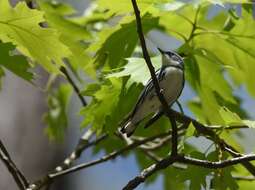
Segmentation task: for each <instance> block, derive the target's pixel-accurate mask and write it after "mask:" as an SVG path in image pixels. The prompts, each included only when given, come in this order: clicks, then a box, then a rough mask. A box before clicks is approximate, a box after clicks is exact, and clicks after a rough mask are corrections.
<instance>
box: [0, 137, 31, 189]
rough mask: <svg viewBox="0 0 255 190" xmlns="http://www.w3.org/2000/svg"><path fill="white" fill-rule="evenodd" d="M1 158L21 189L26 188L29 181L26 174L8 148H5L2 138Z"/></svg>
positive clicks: (0, 146)
mask: <svg viewBox="0 0 255 190" xmlns="http://www.w3.org/2000/svg"><path fill="white" fill-rule="evenodd" d="M0 159H1V160H2V161H3V163H4V164H5V166H6V168H7V169H8V170H9V172H10V174H11V175H12V177H13V179H14V180H15V182H16V184H17V185H18V187H19V189H20V190H25V189H26V187H28V185H29V182H28V181H27V180H26V178H25V176H24V175H23V174H22V172H21V171H20V170H19V169H18V168H17V166H16V165H15V163H14V162H13V161H12V159H11V157H10V155H9V153H8V151H7V149H6V148H5V146H4V144H3V143H2V141H1V140H0Z"/></svg>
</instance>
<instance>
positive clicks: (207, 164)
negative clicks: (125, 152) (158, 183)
mask: <svg viewBox="0 0 255 190" xmlns="http://www.w3.org/2000/svg"><path fill="white" fill-rule="evenodd" d="M252 160H255V155H254V154H251V155H245V156H242V157H238V158H233V159H230V160H223V161H218V162H211V161H207V160H199V159H196V158H190V157H187V156H180V155H176V156H168V157H167V158H165V159H163V160H161V161H159V162H158V163H156V164H153V165H151V166H150V167H148V168H146V169H144V170H143V171H142V172H141V174H140V175H139V176H136V177H135V178H134V179H132V180H130V181H129V182H128V184H127V185H126V186H125V187H124V188H123V190H132V189H135V188H136V187H137V186H138V185H140V184H141V183H143V182H144V181H145V180H146V179H147V178H148V177H149V176H151V175H153V174H154V173H155V172H157V171H158V170H161V169H164V168H167V167H168V166H170V165H172V164H173V163H174V162H180V163H185V164H192V165H196V166H201V167H204V168H209V169H218V168H224V167H228V166H232V165H235V164H240V163H244V162H246V161H252Z"/></svg>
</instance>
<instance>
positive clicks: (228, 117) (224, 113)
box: [219, 107, 255, 128]
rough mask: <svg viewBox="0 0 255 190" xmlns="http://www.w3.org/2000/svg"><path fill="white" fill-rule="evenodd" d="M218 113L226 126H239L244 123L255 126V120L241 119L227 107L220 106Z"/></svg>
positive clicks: (251, 126)
mask: <svg viewBox="0 0 255 190" xmlns="http://www.w3.org/2000/svg"><path fill="white" fill-rule="evenodd" d="M219 113H220V115H221V117H222V118H223V120H224V122H225V125H226V126H230V125H231V126H233V127H234V126H235V125H236V126H240V125H245V126H248V127H250V128H255V121H251V120H242V119H241V118H240V117H239V116H238V115H237V114H236V113H234V112H231V111H230V110H229V109H228V108H226V107H221V108H220V110H219Z"/></svg>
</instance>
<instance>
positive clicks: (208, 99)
mask: <svg viewBox="0 0 255 190" xmlns="http://www.w3.org/2000/svg"><path fill="white" fill-rule="evenodd" d="M5 2H6V1H4V0H1V3H2V4H1V6H0V8H2V14H3V15H0V16H2V18H6V15H8V14H9V13H6V12H5V11H6V10H7V8H6V7H4V9H3V6H6V4H4V3H5ZM97 2H98V4H99V7H98V9H96V10H94V13H93V14H92V15H89V14H88V13H87V14H88V15H86V16H85V17H76V18H73V17H72V18H69V17H67V18H68V19H66V17H63V16H65V15H69V14H70V15H72V14H73V12H72V11H73V10H71V9H70V8H63V9H61V6H60V8H59V7H58V6H56V5H51V4H47V3H43V2H41V1H39V2H38V3H39V6H40V8H41V11H40V12H36V11H29V10H26V8H24V7H23V8H24V10H25V11H24V12H23V14H24V15H29V16H30V17H31V15H34V16H35V15H37V16H35V18H36V19H28V20H27V21H26V22H23V21H22V22H21V23H20V24H21V25H23V26H24V27H25V28H26V27H31V26H33V25H34V27H35V24H38V23H39V22H41V21H43V17H42V12H45V13H44V15H45V18H46V20H47V21H48V22H49V26H50V27H51V28H50V29H45V30H44V31H43V30H42V29H40V28H39V27H38V26H37V27H35V28H36V29H35V30H32V32H35V34H38V33H39V35H40V36H41V37H40V39H41V38H42V39H44V38H45V42H47V43H40V42H38V43H35V41H33V39H30V40H31V41H23V40H22V39H20V38H18V37H17V36H16V34H12V33H11V32H10V29H9V28H8V27H7V28H5V27H2V28H1V31H0V38H1V40H2V41H3V42H12V43H13V44H14V45H17V47H18V49H19V51H21V52H22V53H23V54H25V55H26V56H27V57H29V58H30V59H32V60H33V61H36V63H38V64H39V65H40V66H42V67H43V68H44V69H45V70H47V71H48V72H50V73H51V77H49V78H50V82H48V85H47V86H46V85H45V84H43V85H44V86H43V87H42V88H45V89H46V91H45V89H43V90H44V91H45V94H48V95H49V97H48V104H49V108H51V109H50V111H49V112H48V113H47V114H46V116H45V117H44V118H45V120H46V121H47V122H48V128H47V129H46V133H47V134H48V136H49V137H50V139H58V140H63V134H65V133H64V131H65V128H66V126H67V120H66V118H65V117H66V115H65V109H66V106H67V104H66V100H67V99H69V98H68V97H66V96H67V95H68V94H69V93H68V92H69V91H71V88H70V87H68V86H62V85H59V84H60V83H62V79H58V78H59V77H57V78H56V75H59V71H58V69H57V67H55V65H53V64H51V63H50V60H51V59H53V60H54V61H55V63H56V64H57V65H63V62H62V61H61V60H60V58H61V57H67V58H68V59H69V64H70V65H71V67H72V68H73V70H74V76H79V77H77V82H80V84H81V85H80V86H81V87H82V88H83V89H84V90H83V94H84V95H86V96H90V99H92V103H91V104H90V105H89V106H88V107H86V108H84V109H82V110H81V112H80V113H81V115H82V118H85V119H84V120H83V119H82V120H83V121H82V126H84V127H85V126H86V125H87V124H90V123H92V127H93V128H94V129H95V130H96V132H97V133H98V134H99V133H102V132H103V131H108V132H110V133H113V131H114V130H115V129H116V126H117V125H116V124H117V123H118V122H119V121H120V120H121V118H123V116H124V115H125V114H126V113H127V112H128V110H129V109H130V108H131V107H132V105H133V104H134V103H135V99H136V96H137V95H138V93H139V91H140V90H141V88H142V86H141V84H139V85H138V84H133V83H132V82H142V83H144V82H145V81H146V77H142V78H141V77H139V76H141V74H140V73H144V72H146V71H147V70H146V66H145V65H144V63H143V61H142V59H134V58H132V59H129V60H128V61H129V63H128V65H127V66H126V67H125V68H126V69H125V68H124V71H120V72H116V70H117V71H118V70H120V68H121V67H123V66H124V64H125V63H126V62H125V61H124V59H123V58H129V57H133V56H136V57H137V56H139V55H141V52H140V50H139V48H137V49H136V50H135V53H133V51H134V48H135V45H136V42H137V37H136V30H135V23H134V17H133V16H132V17H131V16H125V17H123V18H122V17H119V18H118V19H116V18H115V19H112V16H113V15H123V14H126V13H127V12H129V11H132V7H131V3H130V2H128V1H123V3H121V4H118V3H119V2H114V1H113V2H112V3H111V4H109V3H107V2H106V1H104V0H100V1H97ZM238 2H239V1H238ZM153 3H154V4H153ZM161 3H162V4H161ZM164 3H166V2H165V1H162V2H161V1H160V2H159V1H157V2H156V3H155V2H154V1H146V0H144V1H140V4H139V5H140V7H141V10H142V14H144V17H143V21H144V23H143V24H144V27H145V29H146V31H149V30H150V29H152V28H154V29H155V28H157V29H159V30H163V31H164V32H165V33H167V34H169V35H171V36H172V37H174V38H175V39H178V40H179V43H178V42H176V44H175V45H176V46H174V45H173V44H174V43H173V42H174V41H173V40H172V41H169V42H168V43H167V44H164V43H160V40H162V39H157V38H155V32H154V35H153V33H149V34H148V39H149V40H150V41H153V42H154V44H153V43H152V44H151V53H152V55H155V54H156V53H157V52H156V51H155V45H157V46H162V47H164V48H169V47H171V48H172V49H176V48H177V47H178V48H179V47H180V48H179V52H182V53H185V54H187V55H188V58H187V59H186V62H185V64H186V71H187V73H186V76H187V80H188V83H187V85H186V87H185V90H184V93H183V94H184V95H183V96H182V98H181V102H182V104H183V105H184V108H185V113H186V114H189V115H192V116H196V117H197V118H199V119H200V121H203V122H207V123H210V124H221V125H225V126H227V125H229V124H240V123H243V122H245V121H243V120H242V119H250V118H252V117H253V116H254V115H252V113H254V112H253V111H254V108H253V107H254V101H253V100H252V97H253V96H254V94H255V92H254V82H255V79H254V74H253V72H252V71H254V64H255V63H254V52H253V50H254V45H253V44H254V43H253V41H254V39H253V38H254V31H253V28H254V27H253V25H254V21H253V18H252V6H251V5H250V4H249V5H243V6H241V5H238V6H237V5H234V4H232V6H231V5H229V4H228V5H225V6H226V7H227V8H228V9H229V13H228V12H227V11H222V10H223V8H222V4H221V1H211V2H210V3H211V4H213V6H214V7H213V8H212V7H211V8H207V7H208V6H207V5H209V3H208V2H206V1H205V2H204V3H205V4H207V5H202V8H201V10H200V12H199V14H198V20H197V23H198V24H199V25H201V26H203V27H206V28H207V29H206V30H204V29H200V30H199V32H203V33H205V34H201V35H198V36H196V37H195V38H194V39H193V40H188V43H186V44H185V45H183V46H180V45H181V44H182V43H180V41H183V39H182V35H184V36H185V37H186V38H189V36H190V32H191V31H192V25H190V23H189V21H187V19H184V18H183V17H181V16H178V15H177V14H175V11H177V12H178V11H179V8H180V13H181V14H183V15H185V16H186V15H189V16H188V18H190V19H192V21H193V19H194V18H195V15H196V12H197V9H195V8H194V4H193V5H190V6H189V5H188V6H186V5H184V4H182V3H173V4H171V5H170V4H164ZM148 5H153V6H148ZM19 6H20V7H16V9H17V10H19V9H23V8H22V5H21V4H19ZM23 6H24V4H23ZM183 7H184V8H183ZM232 7H234V8H235V9H233V10H232V9H230V8H232ZM58 8H59V9H58ZM106 8H109V10H110V11H108V12H106V13H105V12H104V9H106ZM235 10H237V11H236V12H235ZM26 11H27V12H26ZM169 11H171V12H170V13H171V14H169ZM147 13H149V14H147ZM178 13H179V12H178ZM4 14H6V15H4ZM215 14H216V16H215ZM240 15H242V17H240V18H239V17H238V16H240ZM12 16H13V17H15V15H12ZM109 19H110V21H109ZM119 19H120V20H119ZM118 22H120V23H122V24H121V25H120V24H118ZM95 23H96V24H95ZM18 24H19V23H18ZM24 24H27V25H24ZM176 31H177V32H178V33H177V32H176ZM7 33H8V34H9V35H10V36H12V35H13V36H14V37H13V36H12V38H10V36H7V35H6V34H7ZM180 34H181V35H180ZM25 35H26V34H23V35H22V36H25ZM127 35H128V38H126V36H127ZM158 35H159V34H158V33H157V36H158ZM161 38H164V36H162V37H161ZM95 39H96V42H94V41H93V40H95ZM80 40H82V41H83V40H84V41H85V42H84V43H80ZM158 41H159V42H158ZM91 42H93V43H91ZM216 42H217V43H216ZM90 43H91V45H90ZM148 43H149V42H148ZM169 43H170V44H171V45H169ZM31 44H32V46H31ZM113 44H114V45H113ZM219 44H220V45H219ZM37 45H39V46H37ZM178 45H179V46H178ZM66 47H69V48H66ZM0 48H1V53H2V55H7V52H8V51H9V50H12V49H13V48H14V46H13V45H11V44H9V43H8V44H6V43H5V44H3V43H2V44H1V46H0ZM117 50H118V51H117ZM3 53H4V54H3ZM93 53H96V56H95V57H92V56H91V55H93ZM45 55H48V56H49V57H46V56H45ZM156 59H157V58H155V61H154V63H156V62H157V60H156ZM5 60H6V61H5ZM16 62H19V64H20V65H21V67H20V69H17V68H16V67H15V68H14V67H12V66H11V63H14V64H15V63H16ZM6 63H8V65H5V64H6ZM30 63H31V62H30ZM34 63H35V62H34ZM92 63H93V64H92ZM35 65H37V64H35ZM1 66H2V67H1V68H4V69H5V72H6V69H8V70H10V71H13V72H14V73H15V74H16V75H18V76H19V77H22V78H24V79H25V80H28V81H29V80H31V77H32V75H31V72H24V71H26V69H27V68H28V67H30V66H31V65H29V64H28V63H27V61H26V59H24V57H21V56H13V57H8V56H7V57H2V56H1ZM132 67H138V68H135V71H136V72H132V74H133V75H131V77H130V79H129V80H127V77H124V78H123V79H120V78H118V79H116V78H115V77H121V76H126V75H129V74H130V70H131V71H133V70H132V69H134V68H132ZM13 68H14V69H13ZM95 69H97V77H96V71H95ZM81 70H82V71H83V72H85V75H86V76H89V78H90V80H91V81H93V82H91V83H92V84H91V85H90V86H87V81H88V78H84V74H83V73H81V72H80V71H81ZM137 72H138V73H137ZM77 73H78V74H77ZM98 73H99V74H98ZM194 73H195V74H194ZM38 75H39V76H40V75H41V73H39V74H38ZM143 76H144V75H143ZM147 76H149V75H147ZM37 77H38V76H36V77H35V78H37ZM46 78H48V77H47V76H46ZM60 78H61V77H60ZM84 81H86V83H85V82H84ZM123 85H125V88H126V90H125V88H124V86H123ZM3 86H4V85H3ZM45 86H46V87H45ZM59 86H61V87H60V88H59ZM85 86H86V87H85ZM34 88H36V87H35V86H34ZM56 89H57V91H56ZM123 89H124V90H123ZM39 91H40V90H39ZM194 92H196V93H194ZM131 94H132V97H131ZM135 95H136V96H135ZM196 95H199V97H200V99H201V101H200V102H198V101H197V99H195V97H196ZM237 97H238V98H237ZM240 98H241V100H242V102H241V103H240V102H239V100H240ZM109 100H111V101H109ZM77 101H78V100H77V99H76V100H73V101H72V102H77ZM127 101H128V102H127ZM187 101H188V103H187ZM123 102H125V104H124V103H123ZM240 104H241V105H242V107H241V108H240ZM123 105H124V106H123ZM223 106H225V107H227V109H225V107H224V108H223ZM78 109H79V108H77V109H75V110H72V111H69V113H72V114H74V112H75V113H77V112H78ZM116 110H118V112H116ZM190 111H192V113H191V112H190ZM234 112H236V113H237V114H239V116H240V118H242V119H240V118H239V117H237V116H236V115H235V114H234ZM245 112H246V113H245ZM56 113H57V114H56ZM247 113H248V115H246V114H247ZM56 116H57V117H56ZM76 116H77V115H75V114H74V115H73V116H72V117H76ZM69 123H72V124H73V123H74V122H69ZM164 124H165V122H164V121H163V120H162V121H161V126H162V127H161V129H160V130H166V127H163V125H164ZM77 125H79V124H77ZM251 126H252V125H251ZM33 127H34V126H33ZM72 129H73V128H72ZM156 130H158V128H157V129H155V127H154V128H153V127H152V128H151V129H149V130H147V131H146V134H145V132H144V130H142V129H141V130H140V131H138V132H137V134H141V135H146V136H147V135H151V134H153V133H155V131H156ZM247 131H248V132H247ZM252 132H253V131H252V130H251V131H250V130H249V129H245V130H243V131H241V132H240V131H239V130H238V131H237V132H233V134H232V132H231V133H227V132H225V131H224V130H223V131H221V133H222V134H221V136H222V137H223V138H226V139H227V140H229V141H230V142H231V143H232V144H234V145H238V144H239V143H242V142H244V139H246V140H245V141H246V144H245V146H243V147H241V146H239V145H238V147H239V148H240V150H244V151H249V152H250V151H253V150H252V147H251V146H247V141H248V143H250V142H249V139H251V140H252V138H251V137H249V135H246V134H252ZM5 138H6V137H5ZM187 138H190V139H188V141H187V142H188V144H194V143H196V144H199V142H203V144H204V145H205V147H201V146H198V147H196V148H194V149H192V151H199V152H204V151H205V150H206V149H207V147H208V145H209V144H210V142H207V143H205V139H203V138H194V137H187ZM65 141H66V140H65ZM116 141H117V140H116V139H114V138H112V139H111V141H108V143H105V144H104V145H103V146H101V147H100V151H99V148H97V149H96V151H99V154H96V155H95V156H97V157H99V156H100V155H102V154H103V152H104V151H106V152H109V151H110V150H112V149H113V148H116V147H115V146H113V144H116V143H113V142H116ZM68 144H69V145H70V146H71V143H68ZM241 145H243V144H241ZM103 150H104V151H103ZM167 151H168V150H167V149H165V150H163V152H164V153H166V152H167ZM190 151H191V150H188V152H190ZM211 151H213V150H211ZM159 154H162V153H159ZM123 159H124V160H123ZM139 160H141V157H140V155H139V154H137V155H136V156H134V155H130V156H129V157H128V158H122V159H121V160H119V161H118V163H119V164H120V165H117V164H116V163H114V164H110V165H106V166H97V167H98V169H100V172H97V171H96V172H95V177H93V169H89V170H87V171H86V172H88V173H89V176H90V177H91V176H92V178H93V179H95V178H99V176H98V175H99V173H102V172H105V174H104V177H105V176H108V175H107V174H109V173H112V174H114V175H116V176H120V175H118V172H117V171H112V168H113V167H116V168H118V170H119V171H121V172H120V173H122V174H123V171H125V173H124V175H123V179H119V180H118V181H119V182H120V184H116V185H119V186H118V187H113V188H112V189H119V187H121V186H123V184H125V182H126V181H127V180H128V179H129V178H130V177H132V176H134V175H135V173H137V172H138V170H137V168H135V169H134V168H133V167H130V166H134V165H135V163H136V161H138V165H139V167H144V165H147V164H148V163H145V162H141V161H139ZM82 161H84V160H82ZM104 167H106V168H104ZM234 168H235V169H238V170H237V171H238V173H239V174H241V173H242V172H240V171H242V169H240V168H239V167H234ZM234 168H232V169H233V170H234ZM191 169H192V170H188V172H189V171H190V172H193V173H194V170H195V169H194V168H191ZM134 170H136V171H134ZM196 171H197V170H196ZM230 171H232V170H226V171H225V172H227V174H226V175H225V176H229V175H230ZM129 172H130V173H129ZM197 172H198V173H199V172H201V173H202V174H201V176H202V177H201V179H203V180H204V179H205V178H203V176H204V177H205V174H207V173H203V172H202V171H200V170H198V171H197ZM82 174H83V172H81V173H80V174H79V175H80V176H81V177H83V175H82ZM189 174H190V173H189ZM244 174H245V173H244ZM76 175H78V174H76ZM174 175H175V176H176V173H175V174H174ZM187 176H188V174H186V177H187ZM166 177H168V178H171V179H173V177H174V176H173V174H172V172H171V171H169V172H165V173H163V174H161V176H160V177H159V180H157V183H156V185H155V184H154V185H155V186H157V185H161V182H162V181H163V183H164V186H166V188H167V189H169V188H170V186H171V185H173V184H170V183H167V182H166V181H164V179H165V178H166ZM182 178H184V179H182V180H184V181H185V175H184V176H182ZM122 180H123V182H122ZM196 180H197V179H194V180H193V181H194V184H192V183H191V185H189V187H190V188H193V189H197V188H198V187H199V186H200V185H203V183H205V180H204V181H203V180H202V181H199V182H196V183H195V181H196ZM226 180H230V181H229V183H230V182H232V183H233V181H231V178H228V179H225V181H226ZM108 181H109V180H106V182H108ZM238 183H242V186H241V187H243V188H244V189H245V188H247V187H246V186H245V185H247V184H245V185H244V184H243V182H238ZM108 185H109V184H108ZM192 185H193V186H192ZM249 185H253V184H252V183H249ZM140 188H141V189H142V188H143V187H140ZM149 188H152V189H155V187H154V186H150V187H149ZM224 188H230V189H235V188H236V186H235V185H232V186H231V187H224ZM95 189H100V188H98V187H97V188H95Z"/></svg>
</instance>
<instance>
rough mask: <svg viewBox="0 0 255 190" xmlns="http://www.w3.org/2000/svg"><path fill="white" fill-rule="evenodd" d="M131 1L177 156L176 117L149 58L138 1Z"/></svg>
mask: <svg viewBox="0 0 255 190" xmlns="http://www.w3.org/2000/svg"><path fill="white" fill-rule="evenodd" d="M131 1H132V5H133V8H134V12H135V17H136V24H137V33H138V36H139V39H140V44H141V47H142V52H143V57H144V59H145V62H146V64H147V67H148V68H149V71H150V74H151V78H152V82H153V85H154V87H155V91H156V94H157V96H158V99H159V101H160V102H161V104H162V107H163V111H164V113H165V114H166V116H167V117H168V118H169V121H170V123H171V125H172V152H171V154H172V155H176V154H177V146H178V135H177V125H176V122H175V119H174V117H172V114H171V111H170V109H169V107H168V103H167V101H166V99H165V98H164V95H163V93H162V91H161V89H160V86H159V82H158V79H157V77H156V74H155V69H154V67H153V65H152V62H151V59H150V56H149V53H148V50H147V47H146V42H145V39H144V35H143V28H142V22H141V17H140V10H139V8H138V6H137V3H136V0H131Z"/></svg>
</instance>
